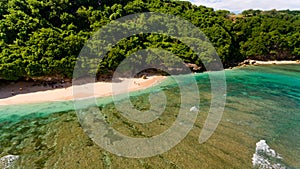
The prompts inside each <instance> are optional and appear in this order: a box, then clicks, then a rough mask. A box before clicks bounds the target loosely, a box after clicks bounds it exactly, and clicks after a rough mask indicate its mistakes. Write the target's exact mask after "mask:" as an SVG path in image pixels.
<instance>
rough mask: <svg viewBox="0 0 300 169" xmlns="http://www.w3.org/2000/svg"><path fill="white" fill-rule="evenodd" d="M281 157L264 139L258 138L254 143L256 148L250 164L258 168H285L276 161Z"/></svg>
mask: <svg viewBox="0 0 300 169" xmlns="http://www.w3.org/2000/svg"><path fill="white" fill-rule="evenodd" d="M281 159H282V157H281V156H280V155H279V154H277V153H276V152H275V150H273V149H271V148H270V147H269V145H268V144H267V143H266V140H260V141H259V142H257V143H256V150H255V153H254V154H253V157H252V164H253V166H254V167H257V168H259V169H285V168H286V167H285V166H284V165H282V164H280V163H278V161H280V160H281Z"/></svg>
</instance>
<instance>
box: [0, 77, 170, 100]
mask: <svg viewBox="0 0 300 169" xmlns="http://www.w3.org/2000/svg"><path fill="white" fill-rule="evenodd" d="M165 78H166V77H165V76H149V77H147V79H142V78H128V79H121V82H119V83H117V84H116V83H115V84H114V83H112V82H96V83H94V84H93V88H94V93H93V96H95V97H104V96H110V95H112V94H119V93H124V92H131V91H137V90H142V89H145V88H148V87H151V86H154V85H156V84H158V83H159V82H161V81H162V80H163V79H165ZM0 87H1V90H0V106H3V105H15V104H29V103H42V102H53V101H66V100H74V98H76V99H80V98H86V97H87V95H85V94H83V95H80V94H78V92H76V95H74V94H73V86H72V85H71V83H64V84H61V85H59V87H58V88H56V86H55V88H54V89H53V86H52V87H50V86H41V85H34V84H33V83H26V82H19V83H14V84H8V85H2V86H0ZM91 90H93V89H91ZM115 90H116V91H115Z"/></svg>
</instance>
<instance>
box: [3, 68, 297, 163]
mask: <svg viewBox="0 0 300 169" xmlns="http://www.w3.org/2000/svg"><path fill="white" fill-rule="evenodd" d="M193 76H195V78H196V79H197V82H198V86H199V90H200V95H201V103H200V105H201V106H200V108H201V110H200V113H199V115H198V118H197V120H196V123H195V125H194V128H193V129H192V130H191V132H190V133H189V134H188V135H187V137H186V138H185V139H184V140H183V141H182V142H180V143H179V144H178V145H177V146H176V147H174V148H173V149H171V150H170V151H168V152H166V153H163V154H161V155H157V156H154V157H151V158H144V159H129V158H123V157H118V156H116V155H114V154H111V153H109V152H107V151H105V150H104V149H102V148H100V147H98V146H97V145H95V144H94V143H93V142H92V141H91V140H90V139H89V137H87V135H86V134H85V133H84V132H83V130H82V128H81V126H80V124H79V123H78V121H77V117H76V114H75V112H74V111H72V109H74V107H73V103H72V102H56V103H43V104H29V105H18V106H3V107H0V157H2V156H5V155H8V154H12V155H19V156H20V159H19V160H18V161H17V164H16V166H17V168H78V167H80V168H253V165H252V159H251V158H252V156H253V153H255V146H256V145H255V144H256V143H257V142H258V141H260V140H262V139H264V140H266V141H267V143H268V145H269V146H270V147H271V148H272V149H274V150H275V151H276V152H277V153H279V154H280V156H281V157H282V158H283V159H282V160H280V161H278V163H280V164H282V165H284V166H286V167H287V168H300V160H299V159H300V141H299V140H300V65H268V66H251V67H244V68H238V69H232V70H226V78H227V87H228V89H227V103H226V107H225V112H224V114H223V117H222V120H221V122H220V123H219V126H218V128H217V130H216V131H215V132H214V134H213V135H212V137H211V138H210V139H209V140H208V141H207V142H205V143H204V144H199V143H198V137H199V134H200V132H201V129H202V126H203V124H204V121H205V118H206V116H207V112H208V110H209V104H210V97H211V96H210V83H209V79H208V75H207V74H206V73H203V74H196V75H193ZM186 85H189V82H188V81H187V82H186ZM158 88H160V89H163V90H164V92H165V93H166V96H167V101H168V105H167V108H166V110H165V112H164V113H163V115H162V116H161V117H160V118H158V119H157V120H155V121H153V122H151V123H150V124H147V125H143V124H138V123H133V122H130V121H128V120H126V119H124V118H123V117H121V116H120V115H119V112H118V111H117V110H116V108H115V107H114V105H113V104H112V103H111V98H102V99H98V103H99V106H100V107H101V109H102V111H103V113H104V114H105V115H106V116H107V119H108V121H110V122H112V124H113V127H115V128H116V129H117V130H118V131H120V132H122V133H124V134H127V135H129V136H135V137H142V136H153V135H156V134H158V133H161V132H163V131H165V130H166V129H168V127H170V126H171V125H172V123H173V122H174V120H175V119H176V115H177V114H178V109H179V107H178V105H179V103H180V99H178V98H179V96H180V94H179V89H178V87H177V85H176V83H175V82H174V81H173V80H172V79H171V78H170V79H167V80H166V81H164V82H163V83H162V84H160V85H159V87H154V88H150V89H147V90H144V91H139V92H134V93H132V94H131V95H132V97H131V101H132V102H133V103H134V105H135V106H136V108H137V109H140V110H144V109H148V108H149V106H150V105H149V102H148V96H149V93H151V92H152V91H155V90H158Z"/></svg>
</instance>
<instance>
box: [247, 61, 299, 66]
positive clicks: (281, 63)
mask: <svg viewBox="0 0 300 169" xmlns="http://www.w3.org/2000/svg"><path fill="white" fill-rule="evenodd" d="M253 61H255V63H254V65H269V64H278V65H283V64H300V61H299V60H296V61H291V60H280V61H278V60H273V61H258V60H253Z"/></svg>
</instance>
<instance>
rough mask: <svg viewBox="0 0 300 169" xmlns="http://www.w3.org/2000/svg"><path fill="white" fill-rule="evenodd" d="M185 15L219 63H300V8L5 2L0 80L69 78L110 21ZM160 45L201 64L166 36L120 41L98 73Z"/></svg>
mask: <svg viewBox="0 0 300 169" xmlns="http://www.w3.org/2000/svg"><path fill="white" fill-rule="evenodd" d="M149 11H150V12H152V11H153V12H162V13H168V14H174V15H178V16H181V17H183V18H184V19H186V20H188V21H190V22H191V23H193V24H194V25H196V26H197V27H198V28H199V29H200V30H201V31H203V32H204V33H205V34H206V36H207V37H208V38H209V40H210V41H211V42H212V43H213V45H214V47H215V48H216V50H217V52H218V54H219V56H220V58H221V60H222V62H223V64H224V66H231V65H234V64H236V63H237V62H240V61H242V60H244V59H247V58H252V59H260V60H268V59H279V60H280V59H299V57H300V33H299V32H300V11H288V10H287V11H276V10H272V11H259V10H247V11H244V12H243V13H242V14H240V15H234V14H231V13H230V12H229V11H224V10H220V11H214V10H213V9H212V8H207V7H204V6H195V5H192V4H191V3H189V2H179V1H161V0H98V1H96V0H9V1H8V0H2V1H1V2H0V31H1V32H0V48H1V49H0V78H1V79H7V80H18V79H22V78H24V79H30V78H35V77H47V76H48V77H49V76H50V77H61V78H62V77H71V76H72V72H73V68H74V64H75V62H76V57H77V56H78V54H79V52H80V50H81V48H82V47H83V45H84V43H85V42H86V41H87V39H88V38H89V37H90V36H91V35H92V34H93V33H94V32H95V31H97V30H98V29H99V28H101V27H102V26H104V25H105V24H107V23H109V22H110V21H112V20H115V19H117V18H120V17H122V16H125V15H128V14H134V13H139V12H149ZM147 47H153V48H154V47H155V48H157V47H159V48H164V49H167V50H169V51H171V52H172V53H174V54H176V55H178V56H179V57H181V58H182V59H183V60H184V61H185V62H187V63H196V64H197V65H199V66H201V64H202V63H201V60H199V59H197V58H196V57H195V54H194V53H193V51H192V50H191V49H190V48H187V47H186V46H184V45H183V43H182V42H180V41H178V40H176V39H173V38H171V37H168V36H165V35H159V34H139V35H136V36H133V37H130V38H127V39H124V40H122V41H120V43H118V45H117V46H115V47H114V48H113V50H112V51H111V52H109V53H107V55H106V57H105V60H104V61H103V62H101V65H100V69H99V71H98V74H103V73H107V72H110V71H113V70H114V69H115V68H116V66H117V65H118V63H119V62H120V61H122V60H123V59H124V58H125V57H127V56H129V55H130V54H132V53H133V52H135V51H138V50H140V49H144V48H147Z"/></svg>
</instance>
